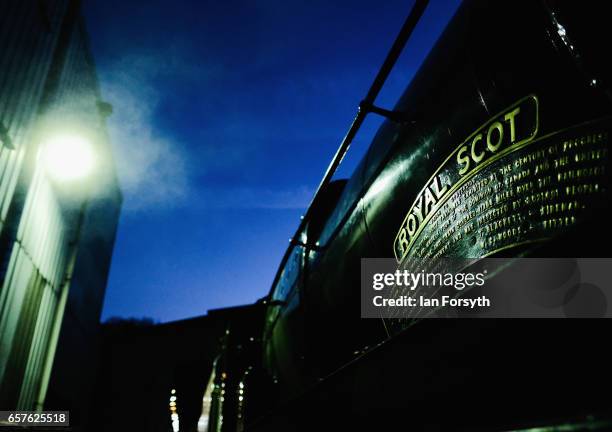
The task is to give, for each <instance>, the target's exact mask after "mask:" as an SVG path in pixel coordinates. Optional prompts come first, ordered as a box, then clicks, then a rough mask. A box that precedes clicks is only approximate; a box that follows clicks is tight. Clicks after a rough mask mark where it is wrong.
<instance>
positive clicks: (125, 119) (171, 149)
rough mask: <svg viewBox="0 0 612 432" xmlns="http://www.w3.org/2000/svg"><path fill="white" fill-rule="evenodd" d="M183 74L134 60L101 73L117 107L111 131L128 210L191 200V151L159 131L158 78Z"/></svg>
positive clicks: (152, 60)
mask: <svg viewBox="0 0 612 432" xmlns="http://www.w3.org/2000/svg"><path fill="white" fill-rule="evenodd" d="M176 68H180V65H178V64H176V63H174V64H173V63H172V62H163V61H160V59H159V57H156V56H146V55H144V56H143V55H141V56H128V57H123V58H122V59H120V60H119V61H118V62H116V63H115V64H112V65H111V66H110V67H108V68H105V70H104V71H102V73H101V87H102V94H103V98H104V99H105V100H106V101H108V102H110V103H111V104H112V105H113V115H112V116H111V117H110V118H109V121H108V129H109V135H110V138H111V141H112V143H113V148H114V153H115V160H116V164H117V171H118V175H119V181H120V183H121V187H122V190H123V194H124V209H125V210H128V211H147V210H150V209H151V208H159V207H174V206H176V205H180V204H181V203H183V202H184V200H185V199H186V198H187V196H188V194H189V189H190V186H189V166H188V164H187V162H186V161H187V160H188V158H187V157H186V153H185V152H186V151H185V149H184V148H183V146H182V145H181V143H180V142H178V141H177V140H176V139H175V138H174V137H173V136H172V135H170V134H167V133H165V132H164V131H162V130H160V128H159V127H156V125H155V111H156V109H157V107H158V105H159V103H160V102H161V97H162V92H161V90H160V89H158V88H157V87H156V85H155V81H156V78H157V77H159V76H160V75H165V74H167V73H170V72H171V69H176Z"/></svg>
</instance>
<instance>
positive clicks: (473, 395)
mask: <svg viewBox="0 0 612 432" xmlns="http://www.w3.org/2000/svg"><path fill="white" fill-rule="evenodd" d="M425 7H426V2H425V1H417V2H416V4H415V6H414V8H413V10H412V12H411V14H410V16H409V17H408V19H407V21H406V23H405V24H404V27H403V28H402V30H401V31H400V35H399V36H398V39H397V40H396V42H395V44H394V45H393V47H392V49H391V51H390V53H389V56H388V57H387V60H386V61H385V63H384V64H383V66H382V68H381V70H380V72H379V74H378V76H377V77H376V79H375V81H374V84H373V86H372V88H371V89H370V91H369V92H368V95H367V96H366V98H365V99H364V101H363V102H362V103H361V104H360V110H359V113H358V115H357V117H356V118H355V121H354V122H353V125H352V126H351V129H350V130H349V132H348V134H347V136H346V138H345V140H344V142H343V143H342V145H341V146H340V149H339V150H338V153H337V154H336V157H335V158H334V160H333V161H332V163H331V164H330V168H329V169H328V171H327V173H326V175H325V177H324V179H323V181H322V183H321V185H320V187H319V189H318V191H317V193H316V195H315V198H314V199H313V202H312V204H311V206H310V207H309V209H308V211H307V213H306V215H305V217H304V218H303V220H302V222H301V223H300V226H299V228H298V230H297V232H296V234H295V235H294V237H293V240H292V242H291V244H290V246H289V248H288V249H287V252H286V253H285V256H284V258H283V260H282V262H281V265H280V268H279V270H278V273H277V275H276V277H275V280H274V282H273V285H272V289H271V291H270V294H269V295H268V296H267V297H266V298H265V299H263V300H262V301H260V303H259V307H260V308H261V316H262V323H263V324H262V325H263V329H262V331H261V334H260V335H258V336H257V341H258V343H256V344H253V347H252V348H250V351H248V353H245V352H244V350H242V354H240V353H236V350H235V349H234V350H229V351H226V352H225V353H224V354H222V357H223V356H227V355H230V354H229V353H230V352H231V353H232V354H231V355H232V356H233V361H232V362H231V364H232V365H233V366H232V367H231V369H232V370H229V369H226V370H219V371H218V373H217V374H216V376H217V377H220V376H223V379H220V378H219V379H218V380H217V382H216V384H215V385H216V387H215V388H216V390H215V391H216V392H217V393H214V392H213V399H214V400H213V404H216V405H215V409H216V411H215V412H218V413H222V414H220V415H218V416H217V418H216V419H215V420H214V421H211V423H210V424H211V426H210V427H211V429H210V430H243V429H246V430H321V429H332V428H334V427H342V429H348V428H349V427H352V428H356V429H362V428H365V427H366V426H367V425H370V426H375V429H374V430H382V429H384V426H385V424H386V422H387V421H389V422H391V421H393V422H396V421H401V422H402V424H403V425H404V428H405V429H411V430H519V429H526V428H533V427H536V426H538V427H547V426H550V425H555V424H566V425H568V427H569V428H570V429H567V430H580V429H581V428H607V427H610V423H609V422H608V419H609V418H610V416H609V414H610V407H609V404H608V403H607V402H608V401H607V400H606V398H604V397H602V394H601V391H602V390H606V389H608V388H610V384H612V371H611V366H610V365H611V364H612V362H611V360H612V356H611V354H610V350H609V349H607V346H606V342H605V341H606V339H605V336H606V335H607V334H609V332H610V331H611V330H612V326H611V324H610V323H609V322H608V321H607V320H597V319H594V320H532V319H522V320H512V319H505V320H471V319H461V320H420V321H419V322H416V323H415V322H407V321H406V320H389V319H360V316H359V311H360V308H359V286H360V281H359V278H360V260H361V259H362V258H367V257H395V258H396V259H397V261H398V262H400V263H401V262H402V261H403V260H406V259H408V258H410V257H423V256H433V257H435V256H450V257H471V258H480V257H489V256H493V257H499V256H505V257H517V256H542V257H547V256H548V257H562V256H567V257H606V256H609V255H610V252H609V243H608V239H609V238H610V237H609V231H610V228H609V221H610V219H609V217H610V195H609V186H610V179H609V171H610V170H609V165H610V162H609V145H610V144H609V136H610V130H611V128H612V117H611V116H612V99H611V96H612V94H611V93H610V90H611V87H610V83H611V80H612V71H611V70H610V67H611V66H610V62H608V59H607V57H608V50H609V40H610V35H609V19H608V14H607V13H606V10H605V4H604V2H588V4H587V3H586V2H572V1H557V0H541V1H539V0H538V1H536V0H518V1H513V2H504V3H502V2H492V1H485V0H466V1H464V3H463V4H462V5H461V7H460V8H459V10H458V11H457V12H456V15H455V16H454V17H453V19H452V20H451V21H450V23H449V24H448V26H447V28H446V30H445V31H444V33H443V34H442V36H441V37H440V39H439V40H438V42H437V44H436V45H435V47H434V48H433V50H432V51H431V52H430V54H429V56H428V57H427V59H426V61H425V62H424V63H423V65H422V66H421V68H420V70H419V71H418V73H417V74H416V76H415V77H414V79H413V80H412V81H411V82H410V83H409V85H408V87H407V89H406V91H405V92H404V94H403V95H402V96H401V98H400V99H399V101H398V102H397V105H396V106H395V107H394V108H393V109H392V110H387V109H384V108H380V107H377V106H376V105H375V103H374V102H375V98H376V95H377V93H378V91H379V90H380V87H381V86H382V84H383V83H384V80H385V78H386V76H387V74H388V73H389V71H390V70H391V68H392V67H393V64H394V63H395V60H396V59H397V56H398V55H399V53H400V52H401V49H402V47H403V46H404V44H405V43H406V41H407V40H408V39H409V36H410V33H411V32H412V30H413V29H414V26H415V25H416V23H417V22H418V20H419V17H420V16H421V14H422V13H423V10H424V9H425ZM366 115H382V116H384V117H385V122H384V123H383V125H382V126H381V128H380V129H379V131H378V132H377V134H376V136H375V138H374V140H373V142H372V143H371V145H370V147H369V149H368V150H367V153H366V154H365V156H364V157H363V159H362V160H361V162H360V164H359V165H358V166H357V168H356V169H355V171H354V172H353V174H352V176H351V177H350V178H348V179H345V180H332V178H333V174H334V172H335V169H336V168H337V166H338V164H339V163H340V160H341V159H342V157H343V156H344V154H345V152H346V151H347V149H348V146H349V145H350V142H351V141H352V139H353V137H354V136H355V134H356V133H357V132H358V130H359V126H360V125H361V122H362V121H363V118H364V117H365V116H366ZM466 227H469V229H464V228H466ZM449 230H450V231H451V232H459V231H461V232H462V235H457V236H455V235H449ZM236 338H237V339H236V341H234V343H233V346H236V345H241V346H242V342H240V340H239V339H240V336H236ZM241 358H242V359H243V360H240V359H241ZM219 364H228V363H227V361H224V362H221V361H220V362H218V365H219ZM218 368H219V366H218ZM221 389H222V390H223V394H221V393H220V392H221ZM215 395H216V396H215ZM238 401H239V402H240V403H238ZM222 405H223V406H222ZM238 406H239V407H240V408H239V409H238V408H237V407H238ZM220 416H222V419H220V418H219V417H220ZM571 428H574V429H571ZM544 430H546V429H544ZM550 430H556V429H550ZM564 430H565V429H564ZM589 430H590V429H589Z"/></svg>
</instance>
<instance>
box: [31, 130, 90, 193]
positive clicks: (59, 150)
mask: <svg viewBox="0 0 612 432" xmlns="http://www.w3.org/2000/svg"><path fill="white" fill-rule="evenodd" d="M42 160H43V163H44V166H45V169H46V171H47V174H49V176H50V177H51V178H53V179H54V180H57V181H61V182H66V181H74V180H79V179H82V178H84V177H86V176H88V175H89V174H90V173H91V172H92V171H93V168H94V163H95V155H94V149H93V146H92V144H91V142H90V141H89V140H87V139H85V138H83V137H80V136H77V135H58V136H55V137H52V138H50V139H49V140H48V141H46V142H45V143H43V148H42Z"/></svg>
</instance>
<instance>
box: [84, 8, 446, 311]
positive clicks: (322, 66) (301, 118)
mask: <svg viewBox="0 0 612 432" xmlns="http://www.w3.org/2000/svg"><path fill="white" fill-rule="evenodd" d="M411 5H412V2H411V1H410V0H408V1H395V0H385V1H370V2H366V1H330V0H311V1H292V0H282V1H281V0H270V1H267V0H257V1H250V2H247V1H234V0H224V1H196V0H192V1H187V0H173V1H168V0H146V1H145V0H141V1H138V0H130V1H125V0H89V1H86V2H85V15H86V18H87V22H88V28H89V31H90V34H91V42H92V49H93V53H94V57H95V60H96V64H97V67H98V74H99V78H100V82H101V87H102V94H103V98H104V99H105V100H107V101H109V102H111V103H112V104H113V106H114V114H113V116H112V118H111V119H110V122H109V128H110V135H111V139H112V140H113V146H114V148H115V158H116V160H117V165H118V171H119V177H120V181H121V185H122V189H123V193H124V199H125V202H124V208H123V213H122V217H121V221H120V226H119V231H118V235H117V242H116V246H115V253H114V257H113V264H112V269H111V274H110V279H109V285H108V290H107V294H106V301H105V305H104V311H103V316H102V319H103V320H106V319H108V318H109V317H115V316H120V317H137V318H140V317H151V318H153V319H155V320H157V321H162V322H165V321H171V320H176V319H181V318H187V317H191V316H197V315H203V314H205V313H206V311H207V310H208V309H211V308H218V307H225V306H233V305H238V304H244V303H250V302H253V301H255V300H257V299H258V298H260V297H263V296H264V295H265V294H266V293H267V292H268V291H269V289H270V285H271V282H272V279H273V277H274V274H275V272H276V270H277V268H278V264H279V262H280V260H281V258H282V255H283V253H284V251H285V249H286V247H287V245H288V240H289V237H291V235H292V234H293V232H294V231H295V229H296V228H297V225H298V223H299V217H300V215H301V214H303V213H304V211H305V208H306V207H307V205H308V203H309V202H310V199H311V198H312V195H313V193H314V190H315V188H316V186H317V185H318V183H319V181H320V179H321V177H322V175H323V173H324V171H325V168H326V167H327V164H328V163H329V161H330V159H331V157H332V156H333V154H334V153H335V150H336V148H337V146H338V145H339V143H340V141H341V140H342V138H343V136H344V134H345V133H346V131H347V130H348V127H349V125H350V122H351V120H352V118H353V116H354V114H355V112H356V106H357V104H358V103H359V101H360V100H361V99H362V98H363V97H364V96H365V93H366V91H367V89H368V88H369V86H370V84H371V82H372V80H373V78H374V76H375V74H376V72H377V70H378V68H379V67H380V65H381V64H382V62H383V60H384V57H385V55H386V53H387V51H388V49H389V47H390V46H391V43H392V42H393V40H394V38H395V36H396V35H397V32H398V31H399V28H400V27H401V25H402V23H403V21H404V19H405V17H406V16H407V14H408V12H409V10H410V7H411ZM457 6H458V0H432V1H431V3H430V5H429V8H428V10H427V11H426V12H425V16H424V18H423V20H422V21H421V23H420V24H419V27H418V28H417V31H416V33H415V35H414V37H413V39H412V40H411V42H410V43H409V46H408V48H407V49H406V51H405V52H404V55H403V56H402V58H401V60H400V63H399V64H398V67H397V68H396V70H395V71H394V73H393V74H392V76H391V77H390V79H389V81H388V83H387V85H386V86H385V88H384V89H383V92H382V93H381V97H380V98H379V99H378V104H379V105H381V106H385V107H392V106H393V104H394V103H395V102H396V100H397V99H398V97H399V96H400V94H401V92H402V91H403V89H404V88H405V87H406V85H407V84H408V83H409V81H410V79H411V78H412V76H413V74H414V73H415V71H416V70H417V69H418V66H419V64H420V63H421V62H422V61H423V59H424V57H425V56H426V55H427V53H428V52H429V50H430V48H431V47H432V45H433V44H434V42H435V41H436V39H437V38H438V36H439V35H440V32H441V30H442V29H443V28H444V26H445V25H446V23H447V22H448V20H449V19H450V17H451V16H452V14H453V13H454V11H455V10H456V8H457ZM378 124H379V121H377V120H374V119H372V120H369V121H368V122H367V123H366V125H365V126H366V127H365V128H364V131H363V132H364V133H362V134H361V135H360V137H359V139H358V140H357V141H356V143H355V145H354V148H353V149H352V150H351V158H349V159H347V161H346V164H344V165H345V166H343V168H342V171H341V174H343V173H346V174H350V170H351V168H352V166H354V163H355V161H356V160H357V159H358V158H359V157H360V155H361V153H362V152H363V150H364V149H365V148H366V146H367V144H368V143H369V139H371V136H372V134H373V131H374V130H375V128H376V127H377V125H378Z"/></svg>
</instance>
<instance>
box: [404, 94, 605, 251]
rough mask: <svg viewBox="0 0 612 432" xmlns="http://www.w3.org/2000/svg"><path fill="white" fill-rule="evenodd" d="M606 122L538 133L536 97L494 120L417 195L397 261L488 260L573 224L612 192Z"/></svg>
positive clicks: (458, 150)
mask: <svg viewBox="0 0 612 432" xmlns="http://www.w3.org/2000/svg"><path fill="white" fill-rule="evenodd" d="M606 121H607V123H606V124H605V125H604V124H603V122H602V121H597V122H589V123H586V124H583V125H578V126H575V127H572V128H568V129H566V130H563V131H559V132H555V133H551V134H548V135H546V136H542V137H538V138H536V135H537V133H538V100H537V98H536V97H535V96H528V97H526V98H524V99H522V100H520V101H519V102H517V103H516V104H514V105H513V106H511V107H510V108H508V109H507V110H504V111H503V112H501V113H500V114H498V115H496V116H494V117H493V118H491V119H490V120H489V121H488V122H487V123H485V124H484V125H483V126H482V127H480V128H479V129H478V130H476V131H475V132H474V133H473V134H472V135H470V136H469V137H468V138H467V139H466V140H465V141H464V142H463V143H462V144H461V145H459V146H458V147H457V148H456V149H455V150H454V151H453V152H452V153H451V154H450V156H449V157H448V158H447V159H446V160H445V161H444V162H443V163H442V165H441V166H440V167H439V168H438V169H437V170H436V172H435V174H434V175H433V176H432V177H431V179H430V180H429V181H428V182H427V183H426V185H425V187H424V188H423V189H422V190H421V191H420V192H419V194H418V195H417V198H416V200H415V202H414V204H413V205H412V207H411V208H410V210H409V211H408V214H407V216H406V218H405V219H404V222H403V223H402V226H401V228H400V230H399V232H398V234H397V236H396V238H395V242H394V252H395V257H396V259H397V261H398V262H402V261H404V259H405V258H406V257H407V256H409V255H410V256H413V257H439V256H462V257H472V258H476V257H483V256H487V255H491V254H493V253H495V252H498V251H500V250H503V249H507V248H510V247H514V246H518V245H521V244H526V243H532V242H536V241H542V240H544V239H547V238H550V237H552V236H553V235H554V234H555V233H556V232H559V230H562V229H563V228H565V227H567V226H570V225H573V224H574V223H575V222H576V221H577V219H578V217H579V215H580V214H581V213H582V211H583V210H584V209H585V208H587V207H589V203H590V202H591V201H592V200H593V199H598V197H600V196H601V195H602V194H603V193H604V190H605V183H604V181H603V179H604V173H605V169H606V166H607V155H608V150H607V140H608V132H607V130H608V128H609V127H608V123H609V119H608V120H606ZM476 174H478V175H476Z"/></svg>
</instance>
